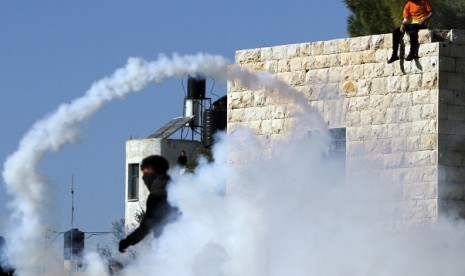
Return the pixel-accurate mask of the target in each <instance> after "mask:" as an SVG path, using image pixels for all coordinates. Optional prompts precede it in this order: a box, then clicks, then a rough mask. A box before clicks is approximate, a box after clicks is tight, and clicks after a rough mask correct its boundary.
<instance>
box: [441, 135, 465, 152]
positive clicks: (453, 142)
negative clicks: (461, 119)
mask: <svg viewBox="0 0 465 276" xmlns="http://www.w3.org/2000/svg"><path fill="white" fill-rule="evenodd" d="M445 138H446V140H445V146H446V149H447V150H449V151H458V152H465V136H464V135H447V136H446V137H445ZM443 141H444V140H443Z"/></svg>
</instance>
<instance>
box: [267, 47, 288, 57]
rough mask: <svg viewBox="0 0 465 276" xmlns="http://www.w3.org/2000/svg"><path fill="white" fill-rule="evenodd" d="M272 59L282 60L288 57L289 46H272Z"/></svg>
mask: <svg viewBox="0 0 465 276" xmlns="http://www.w3.org/2000/svg"><path fill="white" fill-rule="evenodd" d="M271 51H272V59H276V60H281V59H287V58H288V56H287V46H275V47H272V48H271Z"/></svg>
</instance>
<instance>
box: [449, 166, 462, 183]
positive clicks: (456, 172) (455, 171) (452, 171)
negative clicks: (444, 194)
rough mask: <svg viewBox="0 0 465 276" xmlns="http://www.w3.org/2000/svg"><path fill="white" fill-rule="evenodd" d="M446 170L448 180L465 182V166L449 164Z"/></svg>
mask: <svg viewBox="0 0 465 276" xmlns="http://www.w3.org/2000/svg"><path fill="white" fill-rule="evenodd" d="M446 170H447V181H448V182H462V183H463V182H465V168H463V167H452V166H449V167H447V168H446Z"/></svg>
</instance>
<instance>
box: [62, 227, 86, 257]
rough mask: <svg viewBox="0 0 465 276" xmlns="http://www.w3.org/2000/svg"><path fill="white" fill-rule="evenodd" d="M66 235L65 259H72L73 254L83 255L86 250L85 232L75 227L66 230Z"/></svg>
mask: <svg viewBox="0 0 465 276" xmlns="http://www.w3.org/2000/svg"><path fill="white" fill-rule="evenodd" d="M64 236H65V237H64V239H65V242H64V252H63V258H65V260H70V259H71V256H72V255H73V256H78V255H81V253H82V251H83V250H84V238H85V235H84V232H81V231H79V229H77V228H73V229H71V230H69V231H67V232H65V235H64Z"/></svg>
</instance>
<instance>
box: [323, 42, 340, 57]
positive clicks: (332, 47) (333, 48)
mask: <svg viewBox="0 0 465 276" xmlns="http://www.w3.org/2000/svg"><path fill="white" fill-rule="evenodd" d="M323 44H324V51H323V53H324V54H325V55H329V54H336V53H339V40H328V41H324V42H323Z"/></svg>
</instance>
